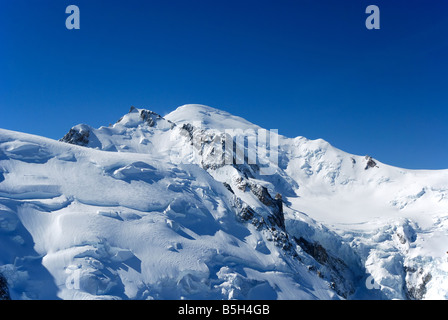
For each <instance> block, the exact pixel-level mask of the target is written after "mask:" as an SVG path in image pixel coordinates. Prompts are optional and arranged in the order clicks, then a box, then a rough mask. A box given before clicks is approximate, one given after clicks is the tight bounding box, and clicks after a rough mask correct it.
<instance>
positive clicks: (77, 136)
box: [59, 128, 90, 147]
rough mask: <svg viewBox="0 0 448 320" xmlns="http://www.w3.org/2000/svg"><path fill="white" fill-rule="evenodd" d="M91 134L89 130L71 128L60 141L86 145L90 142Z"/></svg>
mask: <svg viewBox="0 0 448 320" xmlns="http://www.w3.org/2000/svg"><path fill="white" fill-rule="evenodd" d="M89 136H90V131H89V130H85V129H75V128H71V129H70V131H69V132H68V133H67V134H66V135H65V136H64V137H63V138H62V139H60V140H59V141H61V142H66V143H70V144H74V145H77V146H83V147H85V146H86V145H88V144H89Z"/></svg>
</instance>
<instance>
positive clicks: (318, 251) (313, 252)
mask: <svg viewBox="0 0 448 320" xmlns="http://www.w3.org/2000/svg"><path fill="white" fill-rule="evenodd" d="M294 239H295V240H296V242H297V244H298V245H299V246H300V247H301V248H302V249H303V251H305V252H306V253H308V254H309V255H310V256H312V257H313V258H314V259H316V261H317V262H319V263H320V264H326V263H327V262H328V254H327V251H326V250H325V248H324V247H322V246H321V245H320V244H319V243H316V242H314V243H311V242H308V241H307V240H305V239H304V238H302V237H300V238H294Z"/></svg>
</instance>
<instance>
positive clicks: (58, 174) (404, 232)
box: [0, 105, 448, 299]
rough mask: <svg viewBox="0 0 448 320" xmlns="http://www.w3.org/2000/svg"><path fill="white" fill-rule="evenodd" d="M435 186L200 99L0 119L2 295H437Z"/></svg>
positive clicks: (419, 175) (438, 176) (438, 190)
mask: <svg viewBox="0 0 448 320" xmlns="http://www.w3.org/2000/svg"><path fill="white" fill-rule="evenodd" d="M268 169H269V170H268ZM447 181H448V171H447V170H437V171H423V170H422V171H419V170H406V169H401V168H396V167H392V166H388V165H386V164H384V163H382V162H381V161H379V160H378V159H374V158H373V157H371V156H364V155H363V156H361V155H352V154H348V153H346V152H343V151H342V150H339V149H337V148H335V147H333V146H331V145H330V144H329V143H328V142H326V141H323V140H320V139H318V140H308V139H306V138H304V137H296V138H288V137H284V136H282V135H280V134H278V132H276V131H272V130H271V131H267V130H265V129H263V128H260V127H259V126H257V125H255V124H252V123H250V122H248V121H246V120H245V119H242V118H240V117H237V116H234V115H231V114H229V113H227V112H225V111H221V110H218V109H214V108H210V107H207V106H202V105H185V106H181V107H179V108H177V109H176V110H174V111H173V112H171V113H169V114H168V115H166V116H161V115H159V114H157V113H155V112H153V111H149V110H146V109H138V108H134V107H132V108H131V110H130V111H129V113H127V114H125V115H124V116H123V117H122V118H121V119H119V120H118V121H117V122H116V123H115V124H113V125H110V126H105V127H100V128H92V127H90V126H88V125H86V124H81V125H77V126H74V127H73V128H71V129H70V130H69V131H68V133H67V134H66V135H65V136H64V137H62V138H61V140H60V141H54V140H51V139H47V138H43V137H38V136H33V135H29V134H24V133H19V132H12V131H8V130H3V129H0V244H1V248H2V250H1V251H0V280H1V283H2V287H0V291H1V292H3V294H2V295H0V297H2V296H3V297H8V298H12V299H447V298H448V289H447V288H448V283H447V279H448V277H447V273H448V262H447V254H446V252H447V250H448V248H447V247H446V243H448V242H447V240H448V218H447V208H448V182H447ZM5 284H6V285H5Z"/></svg>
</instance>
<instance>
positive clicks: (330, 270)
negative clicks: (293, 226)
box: [294, 237, 357, 298]
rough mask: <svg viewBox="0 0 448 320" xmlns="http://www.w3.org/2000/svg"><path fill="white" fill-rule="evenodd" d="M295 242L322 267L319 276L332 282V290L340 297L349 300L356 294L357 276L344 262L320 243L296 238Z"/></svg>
mask: <svg viewBox="0 0 448 320" xmlns="http://www.w3.org/2000/svg"><path fill="white" fill-rule="evenodd" d="M294 240H295V241H296V243H297V244H298V245H299V246H300V247H301V248H302V249H303V251H305V252H306V253H307V254H309V255H310V256H311V257H313V258H314V260H316V261H317V262H318V263H319V264H320V265H321V266H320V267H319V269H317V274H318V276H319V277H321V278H326V279H328V280H330V283H331V288H332V289H334V290H335V291H336V292H337V293H338V294H339V295H341V296H342V297H344V298H347V297H348V296H350V295H351V294H353V293H354V292H355V287H354V284H355V283H356V281H357V280H356V275H355V274H354V273H353V272H352V270H350V268H349V267H348V266H347V265H346V264H345V262H344V261H343V260H341V259H340V258H338V257H336V256H333V255H331V254H329V253H328V251H327V250H326V249H325V248H324V247H323V246H322V245H320V244H319V243H318V242H311V241H307V240H306V239H304V238H302V237H299V238H296V237H294ZM314 268H316V267H314Z"/></svg>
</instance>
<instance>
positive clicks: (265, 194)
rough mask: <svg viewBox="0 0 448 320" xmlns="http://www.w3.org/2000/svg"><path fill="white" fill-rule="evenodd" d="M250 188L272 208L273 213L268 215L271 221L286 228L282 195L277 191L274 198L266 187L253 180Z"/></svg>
mask: <svg viewBox="0 0 448 320" xmlns="http://www.w3.org/2000/svg"><path fill="white" fill-rule="evenodd" d="M249 188H250V191H251V192H252V193H253V194H254V195H255V196H256V197H257V198H258V200H260V202H261V203H263V204H264V205H265V206H267V207H269V208H270V209H271V212H272V215H271V216H269V217H268V219H269V220H270V221H271V223H272V224H274V225H276V226H278V227H279V228H280V229H282V230H285V216H284V214H283V201H282V197H281V195H280V194H279V193H277V195H276V197H275V198H272V196H271V195H270V194H269V191H268V189H267V188H266V187H264V186H262V185H259V184H256V183H252V182H249Z"/></svg>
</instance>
